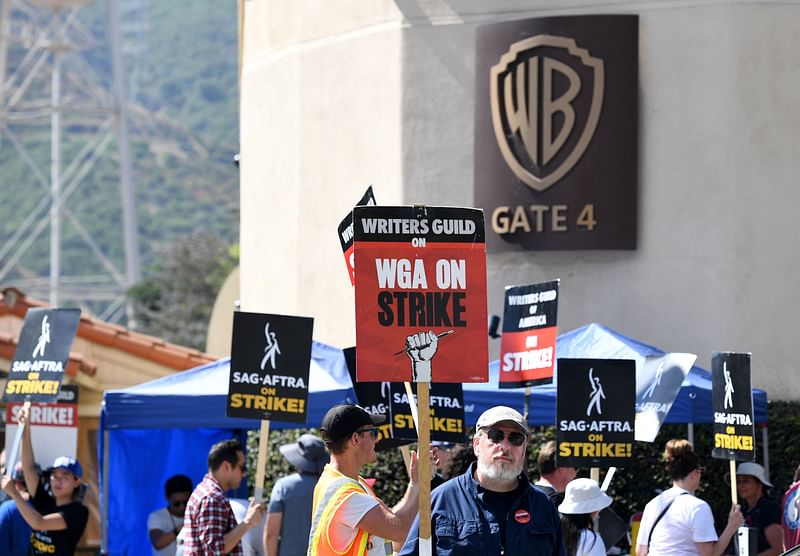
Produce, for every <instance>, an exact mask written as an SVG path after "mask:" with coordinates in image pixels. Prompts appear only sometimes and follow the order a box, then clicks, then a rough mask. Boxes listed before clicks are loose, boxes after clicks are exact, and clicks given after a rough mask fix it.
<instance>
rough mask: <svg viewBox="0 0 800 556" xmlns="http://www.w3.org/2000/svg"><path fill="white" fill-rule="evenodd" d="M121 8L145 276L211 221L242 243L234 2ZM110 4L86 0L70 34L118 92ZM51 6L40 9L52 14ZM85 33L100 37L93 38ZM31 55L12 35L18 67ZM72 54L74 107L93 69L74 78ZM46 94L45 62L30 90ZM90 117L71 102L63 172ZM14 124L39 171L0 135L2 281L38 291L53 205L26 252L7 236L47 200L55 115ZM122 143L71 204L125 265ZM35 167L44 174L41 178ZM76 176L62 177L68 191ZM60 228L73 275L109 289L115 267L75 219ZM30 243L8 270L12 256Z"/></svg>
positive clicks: (84, 138)
mask: <svg viewBox="0 0 800 556" xmlns="http://www.w3.org/2000/svg"><path fill="white" fill-rule="evenodd" d="M121 6H122V29H123V52H124V53H125V56H124V58H125V65H126V84H127V87H128V98H129V106H130V107H131V108H130V110H131V118H130V125H131V134H130V139H131V147H132V153H133V155H132V156H133V166H134V183H135V190H136V214H137V218H138V230H139V250H140V254H141V259H142V269H143V271H144V273H145V276H147V275H148V273H149V272H151V269H152V268H153V265H154V264H155V263H156V262H157V261H158V258H159V255H160V253H162V252H163V251H164V250H165V249H166V247H167V245H168V244H170V243H171V242H173V241H175V240H176V239H177V238H179V237H182V236H185V235H187V234H189V233H192V232H195V231H198V230H201V229H206V230H208V231H210V232H212V233H213V234H214V235H216V236H218V237H219V238H220V239H222V241H223V242H225V243H227V244H231V243H235V242H237V241H238V206H239V199H238V171H237V169H236V167H235V166H234V164H233V163H232V160H233V156H234V154H235V153H236V152H238V112H237V110H238V106H237V84H236V78H237V16H236V3H235V2H233V1H224V2H221V1H219V0H170V1H168V2H163V1H160V0H121ZM107 9H108V6H107V3H106V2H105V0H96V1H95V2H94V3H93V4H90V5H88V6H87V7H85V8H84V9H83V10H81V12H80V13H79V16H78V17H79V25H78V26H74V27H73V28H72V30H71V31H70V36H75V37H77V40H78V42H80V43H81V44H82V46H84V47H85V49H84V50H83V51H82V52H81V57H82V59H83V60H85V62H86V64H87V65H88V67H89V68H90V69H91V71H90V72H89V73H90V74H92V75H94V76H95V77H96V79H97V81H98V84H99V85H100V86H102V87H105V88H106V89H110V83H111V81H112V79H111V64H110V59H111V58H110V46H109V44H108V38H107V36H106V30H107V25H106V22H107ZM50 15H51V14H39V16H38V17H40V18H41V19H40V21H47V17H50ZM36 17H37V14H33V15H32V14H31V13H29V12H24V11H19V10H16V9H15V10H14V11H13V12H12V24H14V23H16V25H17V26H16V27H15V29H16V28H22V29H24V25H25V24H26V23H28V22H30V21H34V20H35V18H36ZM62 17H65V16H62ZM15 18H16V19H15ZM88 32H90V34H91V36H92V37H93V39H94V41H93V42H92V41H87V40H86V39H85V37H86V36H88V35H87V33H88ZM24 55H25V49H24V48H23V47H22V46H21V45H19V44H15V43H12V44H11V46H10V48H9V54H8V67H9V69H8V74H9V75H12V74H13V72H14V71H15V69H16V67H17V66H18V65H19V64H21V63H23V62H24ZM71 56H73V57H76V56H75V55H74V54H73V55H71ZM67 62H68V60H67V55H65V57H64V70H63V71H64V78H63V85H62V95H63V98H64V102H65V104H68V103H69V101H73V102H74V103H75V104H77V103H78V102H79V101H84V100H85V98H83V97H82V96H81V95H82V94H83V93H81V92H79V89H80V87H81V85H83V83H82V82H81V80H85V77H83V76H82V75H81V76H80V77H78V78H77V79H76V78H75V77H74V75H73V77H72V79H73V81H70V75H69V71H70V70H69V68H70V67H71V66H70V65H68V63H67ZM71 88H74V91H73V90H72V89H71ZM8 96H9V95H6V96H5V98H6V99H7V98H8ZM49 96H50V70H49V67H48V68H46V70H43V71H42V72H41V75H40V76H38V77H37V79H36V80H35V81H34V82H33V83H32V85H31V86H30V88H29V89H28V91H27V92H26V95H25V99H26V101H27V102H29V105H30V106H36V103H37V102H38V103H39V106H41V104H42V99H49ZM20 106H22V103H20V105H19V106H17V107H15V108H9V110H10V111H14V110H17V111H18V112H20V113H21V112H22V109H21V108H20ZM30 112H31V110H30V109H28V113H30ZM88 118H89V116H86V115H85V114H81V115H73V114H71V113H70V112H69V108H65V113H64V116H63V121H64V123H63V126H64V133H63V163H62V170H63V172H64V173H65V174H67V173H68V168H69V165H70V162H71V161H72V160H73V158H75V156H76V155H77V154H78V153H79V152H80V151H81V149H82V148H83V147H84V146H85V144H86V143H87V142H88V141H92V140H93V139H95V138H96V137H97V126H96V125H93V124H90V123H88V121H89V120H88ZM8 122H9V130H10V133H11V134H12V135H13V136H14V138H16V139H18V140H19V142H20V144H21V145H23V146H24V150H25V151H26V152H27V154H28V155H29V156H30V158H31V159H32V161H33V163H34V165H35V166H36V168H37V171H33V170H32V169H31V167H30V165H28V164H26V163H25V160H24V156H23V155H22V154H21V152H20V150H19V149H15V148H14V145H13V142H12V141H11V140H10V139H11V136H10V135H9V134H5V135H0V248H2V250H1V251H0V272H3V275H2V276H0V283H2V284H14V283H20V284H22V287H23V288H24V289H26V290H27V291H28V292H29V293H31V294H37V293H39V292H37V287H38V286H39V285H41V284H42V281H41V280H38V281H37V280H36V278H37V277H44V278H45V283H46V277H47V274H48V268H49V250H50V247H49V225H48V223H47V221H46V220H47V219H46V207H47V205H46V204H43V205H42V206H43V207H44V210H42V211H40V212H39V213H38V216H37V218H35V219H34V220H33V225H32V226H31V229H34V228H36V226H37V224H38V226H39V228H40V233H39V235H38V237H37V238H36V239H35V241H33V242H32V243H31V244H30V246H29V247H27V249H24V250H21V249H20V248H19V246H20V245H21V244H22V239H24V238H20V242H19V243H18V244H17V246H16V248H15V249H12V250H9V249H7V241H8V240H9V238H11V237H13V235H14V233H15V231H16V230H18V229H20V227H21V226H23V225H24V224H25V221H26V218H28V217H29V214H30V212H31V210H32V209H33V208H34V207H35V206H36V205H37V203H45V201H44V199H45V197H46V196H47V193H48V188H49V178H50V135H49V134H50V129H49V120H47V119H39V120H36V121H34V122H33V123H31V122H25V123H24V124H23V123H22V122H20V123H17V120H14V119H13V118H11V117H9V119H8ZM117 152H118V151H117V146H116V144H115V139H114V138H113V137H112V142H111V143H110V144H109V146H108V148H107V149H106V150H105V151H104V152H103V154H102V156H101V157H100V158H99V159H98V161H97V163H96V164H95V165H94V166H93V167H92V168H91V170H90V171H89V172H88V174H87V175H86V176H85V178H84V179H83V180H82V181H80V183H79V185H78V186H77V187H75V190H74V193H73V194H72V195H71V196H70V197H69V198H68V199H67V201H66V202H65V206H66V208H67V209H68V211H69V212H70V213H71V215H72V216H73V217H74V220H75V221H77V222H79V223H80V225H82V226H83V228H84V229H85V230H86V232H87V234H88V235H89V236H90V237H91V238H92V239H93V241H94V242H95V243H96V244H97V246H98V247H99V248H100V250H101V251H103V252H104V253H105V254H106V256H107V257H108V259H109V260H110V261H112V262H113V264H114V265H115V266H116V267H117V268H118V269H124V252H123V243H122V224H121V222H122V211H121V206H120V204H121V203H120V187H119V181H118V177H117V164H118V160H117ZM37 172H38V173H39V174H40V175H41V176H42V179H39V180H37V179H36V173H37ZM67 185H68V180H65V184H64V186H63V189H62V190H65V189H66V187H67ZM62 234H63V240H62V244H63V251H62V275H63V276H64V277H65V278H64V283H65V284H80V283H85V284H95V285H96V287H98V288H102V287H103V283H104V282H103V279H102V278H100V275H103V274H107V273H106V271H105V269H104V268H103V266H102V265H101V263H100V262H99V261H98V259H97V257H95V256H94V255H93V254H92V253H91V251H90V249H89V248H88V247H87V246H86V242H85V241H83V239H81V237H80V235H79V233H78V230H77V229H76V228H75V226H74V225H73V224H72V223H71V222H70V221H69V220H67V219H65V220H64V224H63V232H62ZM28 235H30V234H28ZM25 237H28V236H25ZM23 252H24V254H23V255H22V256H21V257H20V258H19V262H18V264H16V265H14V267H13V269H10V270H9V269H8V265H9V264H10V263H12V262H13V261H14V257H15V254H17V253H23ZM3 269H5V271H3ZM39 295H41V293H39ZM65 301H66V300H65ZM75 301H76V302H79V301H80V300H75Z"/></svg>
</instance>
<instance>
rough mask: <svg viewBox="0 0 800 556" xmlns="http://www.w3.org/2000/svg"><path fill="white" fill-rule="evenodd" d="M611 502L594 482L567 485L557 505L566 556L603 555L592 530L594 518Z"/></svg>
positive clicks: (587, 480) (578, 482)
mask: <svg viewBox="0 0 800 556" xmlns="http://www.w3.org/2000/svg"><path fill="white" fill-rule="evenodd" d="M612 501H613V500H612V499H611V497H610V496H608V495H607V494H606V493H605V492H603V491H602V490H600V487H599V486H598V484H597V481H593V480H592V479H574V480H572V481H570V482H569V483H568V484H567V489H566V491H565V492H564V501H563V502H561V504H560V505H559V506H558V511H559V513H561V530H562V532H563V533H564V547H565V548H566V549H567V556H605V553H606V547H605V545H604V544H603V539H602V538H601V537H600V535H598V534H597V533H595V531H594V525H593V524H594V518H595V517H596V516H597V514H599V513H600V510H602V509H603V508H605V507H607V506H609V505H610V504H611V502H612Z"/></svg>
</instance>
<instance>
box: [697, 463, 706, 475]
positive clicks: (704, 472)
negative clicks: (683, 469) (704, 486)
mask: <svg viewBox="0 0 800 556" xmlns="http://www.w3.org/2000/svg"><path fill="white" fill-rule="evenodd" d="M706 471H707V469H706V468H705V467H703V466H702V465H701V466H700V467H698V468H697V472H698V473H700V474H701V475H705V474H706Z"/></svg>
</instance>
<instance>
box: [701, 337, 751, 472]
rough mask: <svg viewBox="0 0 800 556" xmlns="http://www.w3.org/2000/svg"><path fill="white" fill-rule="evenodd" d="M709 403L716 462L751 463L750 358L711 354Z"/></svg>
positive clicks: (747, 355) (739, 355) (738, 355)
mask: <svg viewBox="0 0 800 556" xmlns="http://www.w3.org/2000/svg"><path fill="white" fill-rule="evenodd" d="M711 402H712V405H713V407H714V449H713V450H712V451H711V456H712V457H715V458H720V459H728V460H734V459H735V460H740V461H753V460H754V459H755V457H756V451H755V442H754V430H753V390H752V388H751V387H750V354H749V353H731V352H714V353H712V354H711Z"/></svg>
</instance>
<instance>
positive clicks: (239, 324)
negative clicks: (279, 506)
mask: <svg viewBox="0 0 800 556" xmlns="http://www.w3.org/2000/svg"><path fill="white" fill-rule="evenodd" d="M313 327H314V319H312V318H307V317H293V316H286V315H271V314H262V313H246V312H243V311H238V312H236V313H234V315H233V337H232V341H231V370H230V376H229V378H228V403H227V406H226V414H227V415H228V417H242V418H246V419H259V420H261V421H262V423H261V437H260V438H259V443H258V461H257V464H256V484H255V487H254V488H255V497H256V499H258V500H263V489H264V476H265V467H266V462H267V443H268V441H269V421H270V420H278V421H287V422H290V423H305V422H306V419H307V414H308V408H307V403H308V377H309V365H310V364H311V339H312V334H313Z"/></svg>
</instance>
